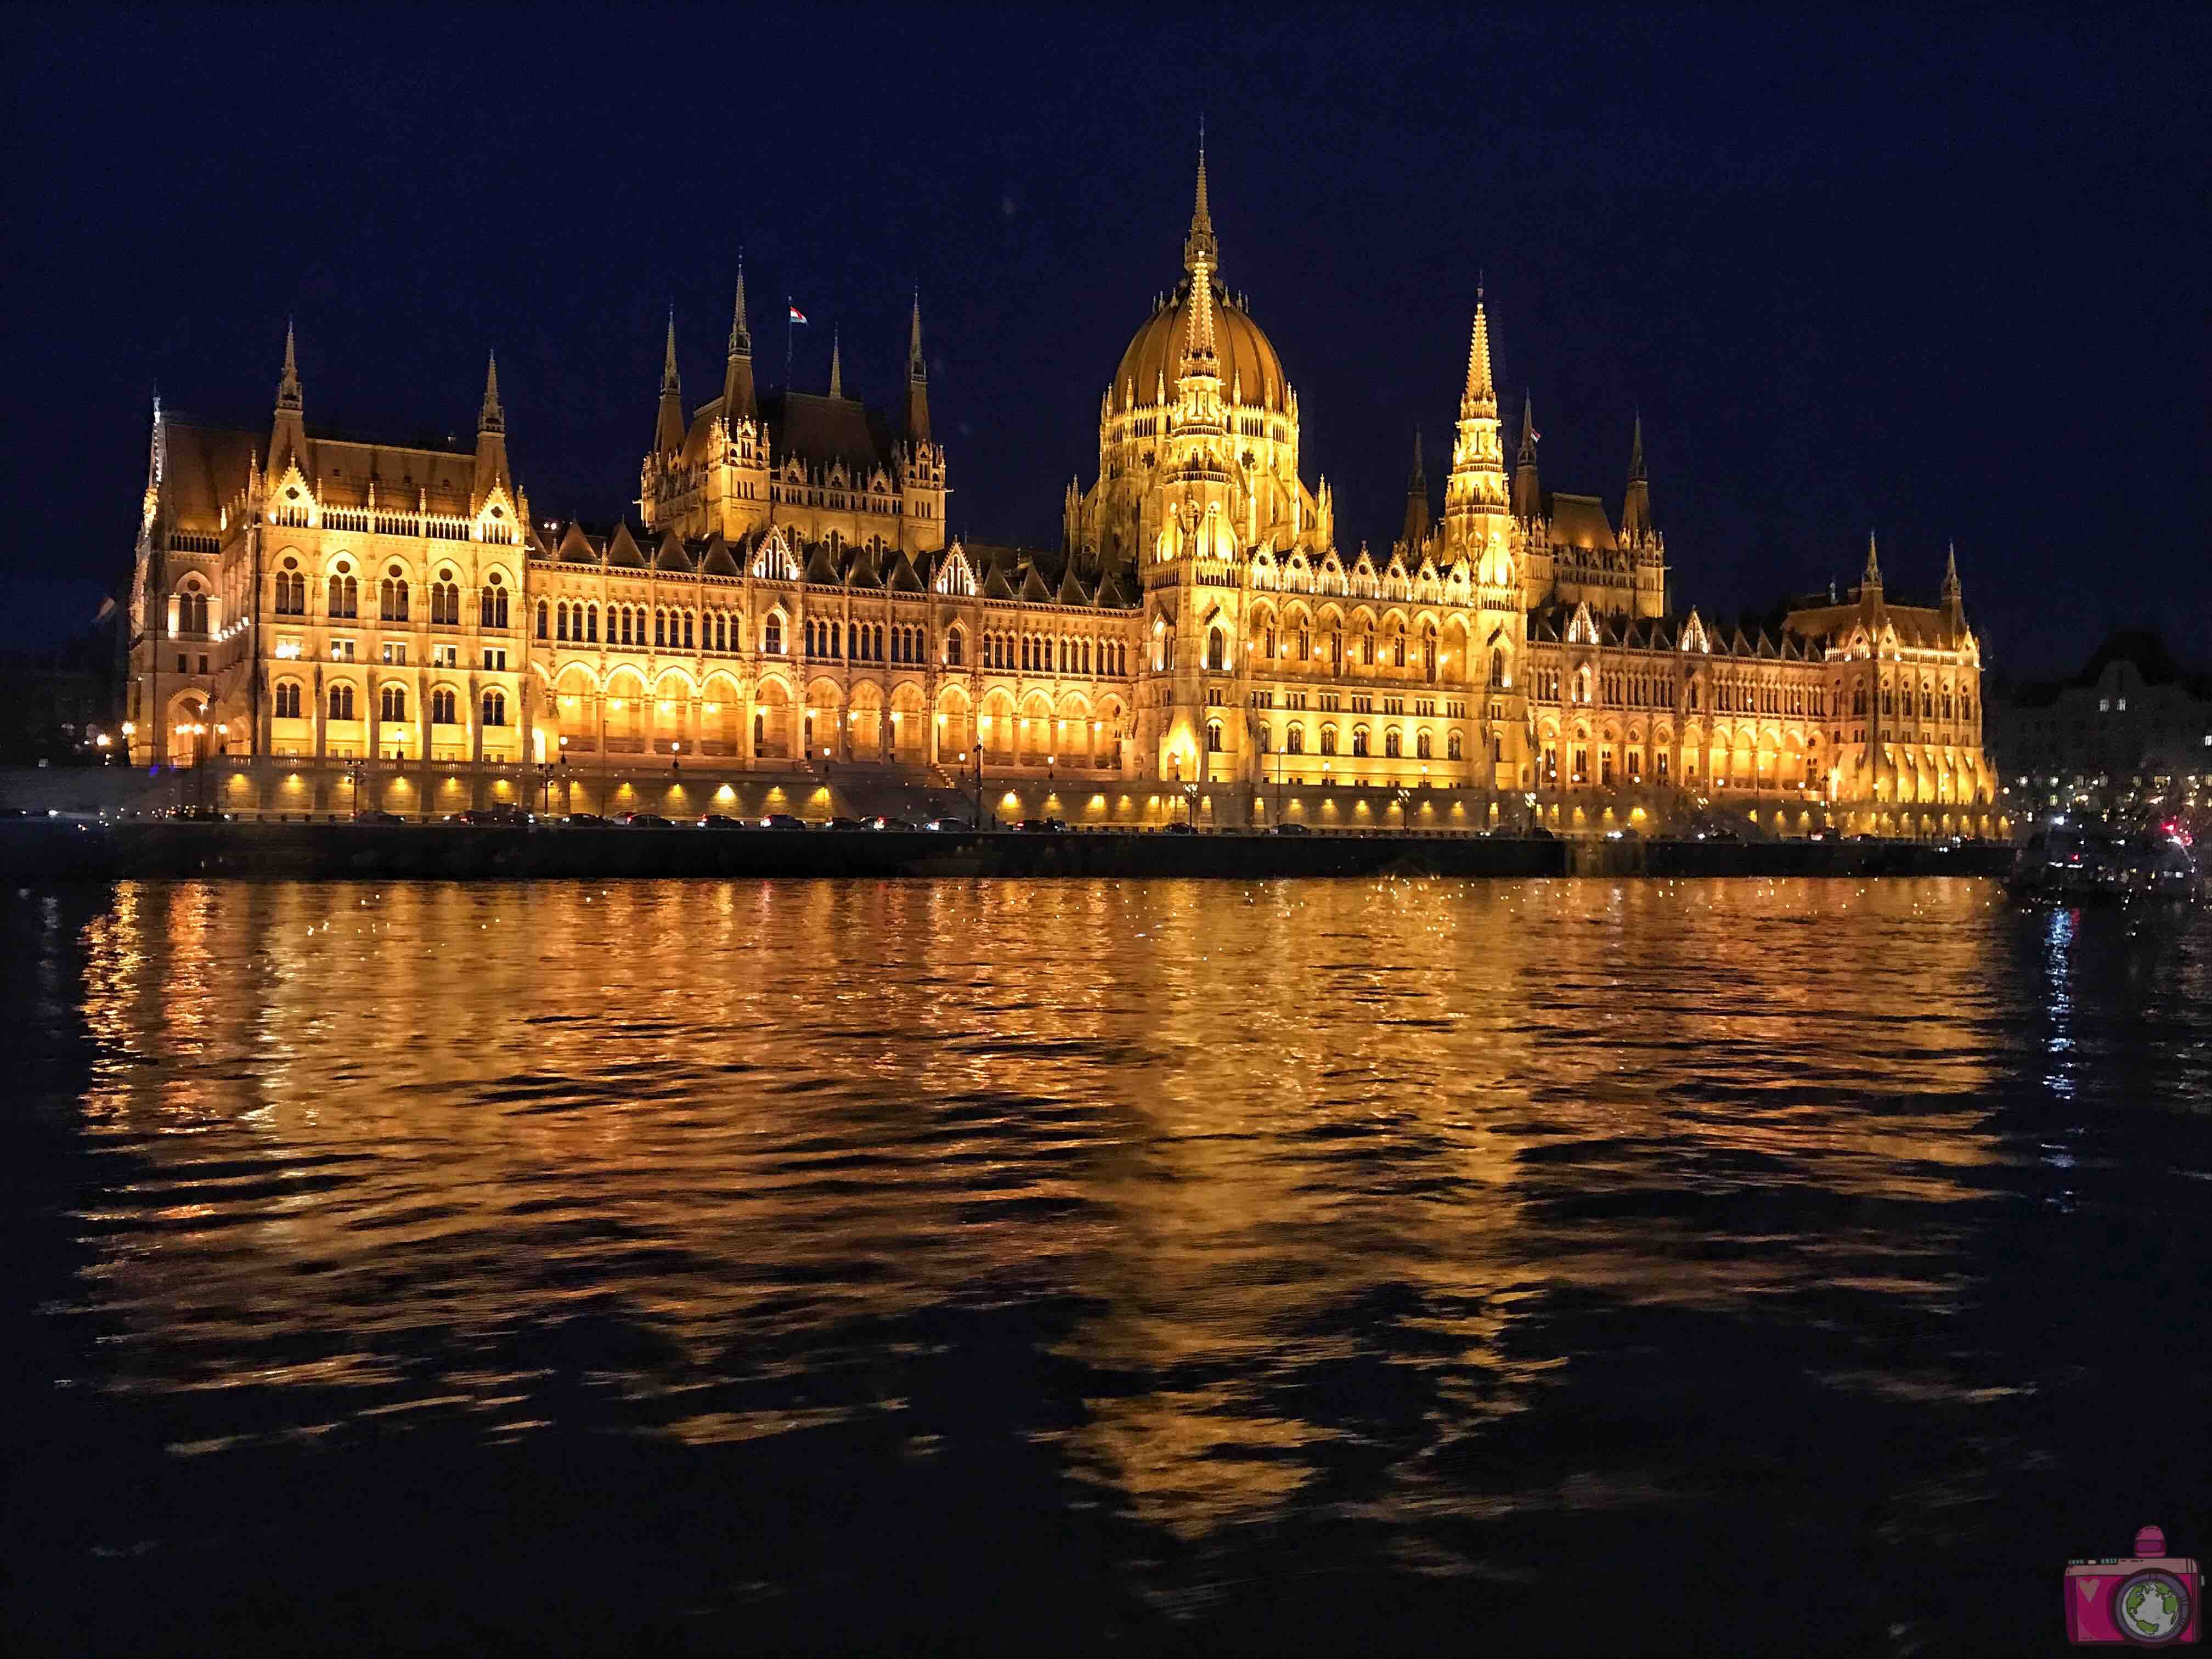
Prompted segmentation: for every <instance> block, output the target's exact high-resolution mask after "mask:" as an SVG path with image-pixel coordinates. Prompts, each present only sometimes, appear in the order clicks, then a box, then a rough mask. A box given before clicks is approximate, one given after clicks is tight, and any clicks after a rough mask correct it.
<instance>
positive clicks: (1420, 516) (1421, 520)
mask: <svg viewBox="0 0 2212 1659" xmlns="http://www.w3.org/2000/svg"><path fill="white" fill-rule="evenodd" d="M1428 533H1429V479H1428V474H1427V473H1426V471H1424V470H1423V468H1422V465H1421V428H1419V426H1416V427H1414V428H1413V477H1410V478H1408V479H1407V480H1406V522H1405V526H1404V527H1403V529H1402V530H1401V532H1400V533H1399V539H1400V540H1401V542H1403V543H1404V544H1405V547H1406V553H1407V557H1409V558H1418V557H1419V556H1420V548H1421V543H1422V542H1423V541H1424V540H1425V539H1426V538H1427V537H1428Z"/></svg>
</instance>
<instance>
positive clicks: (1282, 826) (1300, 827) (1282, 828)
mask: <svg viewBox="0 0 2212 1659" xmlns="http://www.w3.org/2000/svg"><path fill="white" fill-rule="evenodd" d="M1275 834H1277V835H1279V836H1310V835H1311V834H1313V831H1312V830H1310V829H1307V828H1306V826H1305V825H1304V824H1303V823H1279V824H1277V825H1276V826H1275Z"/></svg>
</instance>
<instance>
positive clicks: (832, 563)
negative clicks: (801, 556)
mask: <svg viewBox="0 0 2212 1659" xmlns="http://www.w3.org/2000/svg"><path fill="white" fill-rule="evenodd" d="M806 580H808V581H809V582H812V583H818V584H821V585H823V586H830V587H835V586H837V585H838V584H839V583H841V582H842V581H843V580H844V577H843V575H842V573H841V572H840V571H839V570H838V568H837V562H836V560H835V559H834V558H832V557H831V556H830V555H829V543H827V542H817V543H815V544H814V545H813V546H812V547H811V549H809V550H808V551H807V555H806Z"/></svg>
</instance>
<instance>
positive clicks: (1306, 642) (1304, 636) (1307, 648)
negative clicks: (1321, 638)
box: [1298, 628, 1313, 662]
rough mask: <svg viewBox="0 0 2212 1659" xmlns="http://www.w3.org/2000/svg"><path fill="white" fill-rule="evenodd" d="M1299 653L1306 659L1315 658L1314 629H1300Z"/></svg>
mask: <svg viewBox="0 0 2212 1659" xmlns="http://www.w3.org/2000/svg"><path fill="white" fill-rule="evenodd" d="M1298 655H1299V657H1300V658H1301V659H1304V660H1305V661H1309V662H1310V661H1311V660H1312V659H1313V629H1310V628H1301V629H1298Z"/></svg>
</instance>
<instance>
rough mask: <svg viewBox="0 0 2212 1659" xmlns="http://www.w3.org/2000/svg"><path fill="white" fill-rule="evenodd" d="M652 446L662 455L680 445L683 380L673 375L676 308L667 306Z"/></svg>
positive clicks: (682, 438) (682, 433) (681, 443)
mask: <svg viewBox="0 0 2212 1659" xmlns="http://www.w3.org/2000/svg"><path fill="white" fill-rule="evenodd" d="M653 447H654V448H655V449H657V450H659V452H660V453H662V454H664V455H673V454H674V453H676V452H677V451H678V450H679V449H681V448H683V447H684V383H683V381H682V380H679V379H678V377H677V374H676V307H674V306H672V305H671V306H670V307H668V343H667V346H666V348H665V349H664V350H663V351H662V353H661V359H660V419H659V422H658V423H657V424H656V425H655V427H654V428H653Z"/></svg>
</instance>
